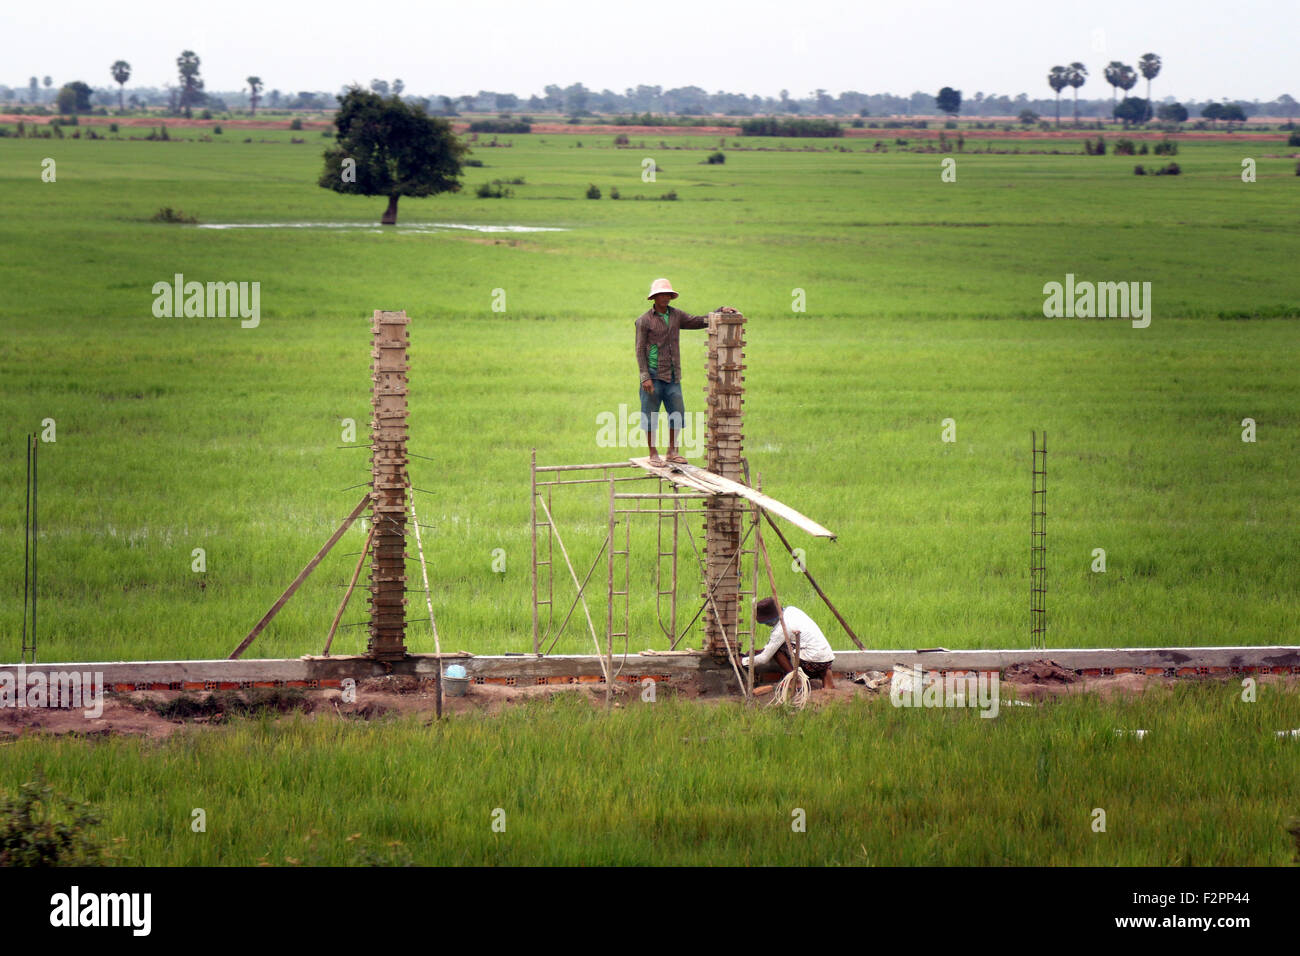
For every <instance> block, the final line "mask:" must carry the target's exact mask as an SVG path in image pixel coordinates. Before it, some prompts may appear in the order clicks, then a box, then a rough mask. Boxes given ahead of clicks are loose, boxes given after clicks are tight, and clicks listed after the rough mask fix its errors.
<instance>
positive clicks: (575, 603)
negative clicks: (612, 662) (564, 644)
mask: <svg viewBox="0 0 1300 956" xmlns="http://www.w3.org/2000/svg"><path fill="white" fill-rule="evenodd" d="M608 546H609V538H606V539H605V540H604V541H602V542H601V543H600V550H599V551H597V552H596V557H595V559H594V560H593V561H592V562H591V567H589V568H588V569H587V576H586V577H585V578H583V579H582V587H580V588H578V593H577V594H575V595H574V596H573V603H571V604H570V605H569V611H568V613H567V614H565V615H564V620H563V621H561V622H560V627H559V629H558V630H557V631H556V632H555V636H554V637H553V638H551V644H550V646H549V647H548V648H546V653H547V654H549V653H551V651H553V650H555V644H556V642H557V641H558V640H559V639H560V635H561V634H563V633H564V628H565V627H566V626H567V625H568V623H569V618H570V617H572V616H573V609H574V608H576V607H577V606H578V598H580V597H581V596H582V594H583V592H584V591H585V590H586V589H587V582H589V581H590V580H591V574H592V572H593V571H595V570H596V565H598V564H599V563H600V559H601V556H602V555H604V553H605V548H606V547H608ZM539 656H545V655H539Z"/></svg>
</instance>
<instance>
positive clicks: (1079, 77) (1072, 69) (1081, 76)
mask: <svg viewBox="0 0 1300 956" xmlns="http://www.w3.org/2000/svg"><path fill="white" fill-rule="evenodd" d="M1087 79H1088V68H1087V67H1086V66H1084V65H1083V64H1082V63H1079V62H1077V61H1076V62H1074V63H1071V64H1070V66H1069V68H1068V81H1067V82H1069V84H1070V85H1071V86H1072V87H1074V125H1075V126H1078V125H1079V87H1081V86H1083V84H1084V83H1085V82H1087Z"/></svg>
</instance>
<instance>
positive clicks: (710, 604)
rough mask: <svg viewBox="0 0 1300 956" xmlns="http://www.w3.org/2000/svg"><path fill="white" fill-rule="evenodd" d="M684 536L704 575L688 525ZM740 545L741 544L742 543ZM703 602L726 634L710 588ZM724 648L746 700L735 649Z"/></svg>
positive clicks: (700, 558) (728, 565) (746, 696)
mask: <svg viewBox="0 0 1300 956" xmlns="http://www.w3.org/2000/svg"><path fill="white" fill-rule="evenodd" d="M686 536H687V538H689V539H690V542H691V550H693V551H694V552H695V560H696V562H697V563H698V564H699V566H700V573H701V574H703V573H705V571H704V556H703V555H701V554H700V549H699V546H698V545H696V543H695V535H694V534H693V533H692V532H691V529H690V526H689V525H688V526H687V528H686ZM742 544H743V542H742ZM739 553H740V552H739V549H737V552H736V554H739ZM732 558H733V560H734V558H735V555H734V554H733V555H732ZM730 566H731V562H730V561H728V562H727V567H730ZM724 572H725V569H724ZM704 601H705V603H706V604H707V605H708V607H709V609H710V610H711V611H713V618H714V620H715V621H717V624H718V629H719V630H720V631H722V632H723V633H726V625H725V624H724V623H723V621H722V614H721V612H719V611H718V605H717V604H716V603H715V602H714V600H713V590H712V589H711V588H710V589H709V590H707V591H705V592H704ZM726 648H727V662H728V663H729V664H731V670H732V672H733V673H734V674H735V675H736V683H737V684H739V685H740V693H741V695H742V696H744V697H745V698H746V699H748V698H749V692H748V689H747V688H746V687H745V679H744V678H743V677H741V676H740V667H739V665H738V664H737V663H736V649H735V648H734V647H732V646H731V643H730V642H728V643H727V645H726Z"/></svg>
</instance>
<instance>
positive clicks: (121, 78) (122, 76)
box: [108, 60, 131, 113]
mask: <svg viewBox="0 0 1300 956" xmlns="http://www.w3.org/2000/svg"><path fill="white" fill-rule="evenodd" d="M108 70H109V72H110V73H112V74H113V79H114V80H116V81H117V109H118V112H121V113H124V112H126V107H125V106H123V105H122V91H123V90H124V89H126V81H127V80H129V79H131V64H130V63H127V62H126V60H118V61H117V62H116V63H114V64H113V65H112V66H110V67H109V68H108Z"/></svg>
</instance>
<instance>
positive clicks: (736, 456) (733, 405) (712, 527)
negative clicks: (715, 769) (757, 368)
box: [704, 312, 745, 657]
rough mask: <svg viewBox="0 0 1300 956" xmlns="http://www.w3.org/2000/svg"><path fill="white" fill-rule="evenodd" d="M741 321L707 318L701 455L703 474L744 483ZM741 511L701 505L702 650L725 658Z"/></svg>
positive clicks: (733, 622)
mask: <svg viewBox="0 0 1300 956" xmlns="http://www.w3.org/2000/svg"><path fill="white" fill-rule="evenodd" d="M744 348H745V317H744V315H742V314H741V313H739V312H735V313H723V312H713V313H710V314H709V332H708V361H707V363H706V365H705V372H706V375H707V383H706V385H705V392H706V394H707V396H708V427H707V430H706V432H705V456H706V459H707V465H706V466H705V467H706V468H707V470H708V471H711V472H712V473H713V474H715V475H721V476H722V477H724V478H729V479H731V480H732V481H738V482H739V481H744V474H743V465H742V463H741V454H742V445H743V439H744V435H743V433H742V430H741V429H742V425H743V414H744V410H743V408H742V405H743V403H744V392H745V384H744V382H745V375H744V369H745V366H744V364H743V360H744V357H745V351H744ZM744 523H745V509H744V507H743V502H742V501H741V499H740V498H738V497H736V496H735V495H718V496H716V497H713V498H710V499H709V500H708V502H706V505H705V515H704V552H705V568H706V574H707V580H706V581H705V582H704V593H705V594H707V593H709V591H712V593H713V604H714V607H716V609H717V614H712V613H710V614H706V615H705V617H704V622H705V623H704V650H705V651H706V652H707V653H709V654H712V655H714V656H716V657H727V656H728V654H729V653H731V652H733V651H734V649H735V647H736V645H737V643H738V636H737V632H738V630H739V620H740V590H741V588H740V576H741V569H740V555H739V554H737V551H738V550H739V548H740V542H741V535H742V533H743V530H744Z"/></svg>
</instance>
